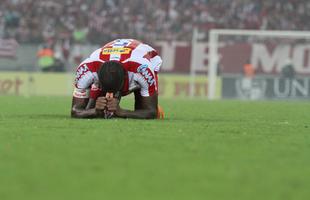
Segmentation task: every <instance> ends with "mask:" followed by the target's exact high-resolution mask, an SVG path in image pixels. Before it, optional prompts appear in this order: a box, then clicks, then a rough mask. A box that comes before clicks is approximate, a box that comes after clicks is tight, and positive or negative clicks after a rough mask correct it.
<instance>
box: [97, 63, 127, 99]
mask: <svg viewBox="0 0 310 200" xmlns="http://www.w3.org/2000/svg"><path fill="white" fill-rule="evenodd" d="M97 73H98V78H99V83H100V86H101V88H102V90H103V92H104V93H106V92H112V93H113V94H115V93H117V92H121V90H122V89H123V85H124V78H125V70H124V68H123V66H122V64H121V63H119V62H116V61H108V62H105V63H103V64H102V66H101V67H100V68H99V70H98V71H97Z"/></svg>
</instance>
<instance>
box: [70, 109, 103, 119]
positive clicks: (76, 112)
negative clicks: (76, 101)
mask: <svg viewBox="0 0 310 200" xmlns="http://www.w3.org/2000/svg"><path fill="white" fill-rule="evenodd" d="M71 117H73V118H96V117H99V116H98V113H97V112H96V109H95V108H93V109H86V110H85V109H84V110H83V109H76V108H73V109H72V110H71Z"/></svg>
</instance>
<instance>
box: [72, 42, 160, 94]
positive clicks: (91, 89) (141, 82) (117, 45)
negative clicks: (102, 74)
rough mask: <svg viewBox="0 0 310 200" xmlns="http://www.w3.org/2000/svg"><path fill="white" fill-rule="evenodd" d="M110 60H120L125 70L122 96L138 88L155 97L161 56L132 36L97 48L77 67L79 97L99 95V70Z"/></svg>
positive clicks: (77, 92)
mask: <svg viewBox="0 0 310 200" xmlns="http://www.w3.org/2000/svg"><path fill="white" fill-rule="evenodd" d="M107 61H118V62H120V63H121V64H122V65H123V67H124V69H125V71H126V73H127V76H125V84H124V87H123V90H122V96H125V95H127V94H129V93H130V92H132V91H134V90H136V89H139V90H140V93H141V96H144V97H147V96H152V95H153V94H154V93H155V92H157V90H158V79H157V73H158V71H159V70H160V66H161V64H162V59H161V57H160V56H159V55H158V53H157V51H156V50H155V49H153V48H152V47H151V46H149V45H147V44H143V43H142V42H140V41H137V40H133V39H117V40H114V41H112V42H109V43H108V44H106V45H104V46H103V47H102V48H100V49H97V50H95V51H94V52H93V53H92V54H91V55H90V56H89V57H88V58H87V59H86V60H84V61H83V62H82V63H81V64H80V65H79V67H78V68H77V70H76V78H75V90H74V93H73V95H74V96H75V97H78V98H89V97H91V98H97V97H98V96H99V93H98V90H99V91H100V88H99V79H98V74H97V70H98V69H99V68H100V67H101V66H102V64H103V63H104V62H107Z"/></svg>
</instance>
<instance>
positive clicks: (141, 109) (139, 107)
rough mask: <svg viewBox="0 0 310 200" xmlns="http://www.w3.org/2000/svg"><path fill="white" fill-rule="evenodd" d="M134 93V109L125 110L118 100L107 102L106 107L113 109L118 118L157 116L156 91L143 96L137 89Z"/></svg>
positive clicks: (150, 117) (152, 117) (149, 117)
mask: <svg viewBox="0 0 310 200" xmlns="http://www.w3.org/2000/svg"><path fill="white" fill-rule="evenodd" d="M134 95H135V109H134V110H133V111H132V110H126V109H123V108H121V107H120V106H119V101H116V99H114V100H115V102H114V103H110V102H108V105H107V107H108V109H109V110H111V111H113V110H114V113H115V115H116V116H117V117H120V118H133V119H155V118H156V116H157V104H158V103H157V102H158V95H157V93H155V94H153V95H152V96H148V97H143V96H141V94H140V92H139V91H136V92H135V93H134Z"/></svg>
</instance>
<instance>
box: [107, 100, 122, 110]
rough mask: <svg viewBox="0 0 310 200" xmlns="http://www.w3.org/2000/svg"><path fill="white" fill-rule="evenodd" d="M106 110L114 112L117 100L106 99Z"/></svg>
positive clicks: (116, 108) (117, 103)
mask: <svg viewBox="0 0 310 200" xmlns="http://www.w3.org/2000/svg"><path fill="white" fill-rule="evenodd" d="M107 108H108V111H110V112H116V111H117V110H118V109H119V108H120V107H119V100H118V99H117V98H108V99H107Z"/></svg>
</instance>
